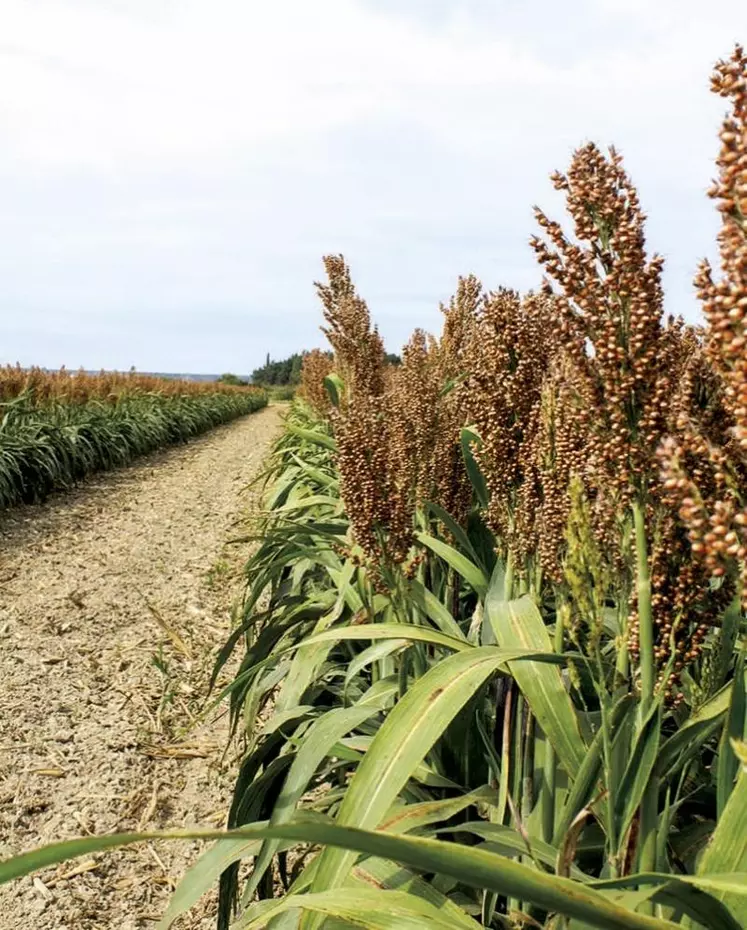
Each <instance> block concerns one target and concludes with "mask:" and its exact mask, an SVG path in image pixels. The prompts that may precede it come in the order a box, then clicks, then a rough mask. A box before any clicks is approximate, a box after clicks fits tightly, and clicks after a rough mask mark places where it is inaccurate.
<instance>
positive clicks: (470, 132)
mask: <svg viewBox="0 0 747 930" xmlns="http://www.w3.org/2000/svg"><path fill="white" fill-rule="evenodd" d="M0 13H1V14H2V22H3V24H4V29H3V34H2V39H0V180H2V183H3V187H4V189H5V190H6V192H7V196H6V197H5V198H4V201H5V205H4V216H3V218H2V219H0V308H2V312H3V314H4V315H7V314H12V313H13V312H18V310H19V309H21V308H26V309H27V311H28V310H29V308H31V309H32V310H33V313H32V314H31V315H30V316H29V317H28V320H29V321H31V320H33V321H34V323H33V325H34V327H36V331H34V330H32V329H31V328H30V326H31V323H30V322H29V323H28V324H27V325H26V326H25V327H24V325H23V324H21V325H20V326H19V325H16V326H15V328H14V330H13V332H9V333H8V334H7V338H4V339H3V343H4V344H3V351H4V352H5V353H6V354H7V355H8V356H9V357H10V358H11V359H12V358H14V357H16V356H17V355H20V354H21V353H26V357H24V358H23V359H22V360H24V361H34V360H38V361H40V362H42V363H48V362H56V361H67V362H68V363H69V364H77V363H78V362H79V361H85V362H86V363H87V364H90V365H94V366H95V365H98V364H117V365H120V366H124V365H125V364H127V365H129V364H130V363H131V362H135V363H136V364H138V365H139V367H144V364H143V363H142V362H141V361H140V358H139V357H138V353H139V352H141V351H143V338H142V333H137V332H136V333H133V334H132V335H131V336H129V337H128V336H127V334H126V331H127V326H126V325H125V324H126V319H125V317H124V316H123V314H125V312H126V310H129V311H130V312H131V313H132V314H133V316H132V317H131V320H132V321H136V322H137V325H138V326H142V325H145V324H143V319H145V316H143V314H146V310H147V319H148V322H147V327H148V337H149V338H148V340H147V348H148V352H149V353H150V354H151V355H153V356H154V357H156V356H157V357H158V358H159V359H160V362H159V363H158V366H157V367H160V368H164V367H168V365H169V363H170V360H171V359H173V367H176V368H181V369H183V368H184V367H185V365H186V363H187V360H189V362H190V364H194V365H198V366H199V367H208V368H213V367H217V368H226V367H240V368H247V367H251V364H252V363H253V362H255V361H257V360H258V359H260V358H261V357H262V356H263V355H264V352H265V351H266V348H268V347H269V348H271V350H272V351H273V352H277V353H279V352H282V351H285V350H288V351H290V350H292V349H294V348H298V347H300V346H301V345H303V344H304V343H306V342H311V341H316V340H317V336H316V325H317V317H316V309H315V306H314V299H313V292H312V290H311V279H312V278H313V277H315V276H317V275H318V274H319V262H318V258H319V256H320V255H321V253H323V252H325V251H337V250H343V251H346V252H349V253H350V257H351V258H352V259H353V260H354V263H355V268H356V271H357V276H358V278H359V279H360V281H361V285H362V288H364V289H367V292H368V295H369V296H370V298H371V303H372V307H373V309H374V312H375V313H376V314H377V315H378V316H379V317H380V318H381V319H382V320H383V329H384V331H385V334H387V335H388V336H390V337H391V340H392V341H393V342H397V341H401V340H402V339H403V338H405V336H406V333H407V332H408V331H409V329H411V328H412V326H413V325H429V326H436V325H437V324H438V320H437V309H436V308H437V302H438V300H439V299H442V298H444V297H445V296H446V295H447V293H448V290H449V289H450V288H451V286H452V284H453V279H454V277H455V276H456V274H457V273H459V272H462V271H469V270H473V269H474V270H477V271H478V272H479V273H481V274H483V275H484V276H485V277H486V280H487V281H488V283H489V284H490V285H491V286H492V285H495V284H497V283H499V282H505V283H508V284H515V285H518V286H522V287H524V286H529V285H531V283H532V282H534V281H536V280H537V278H538V272H537V271H536V269H535V265H534V260H533V257H532V255H531V253H530V251H529V250H528V248H526V245H525V243H526V239H527V237H528V236H529V234H530V233H531V232H532V231H533V230H532V221H531V216H530V209H529V208H530V206H531V204H532V203H534V202H537V201H541V202H542V203H543V204H549V205H550V209H551V210H552V212H554V213H555V214H559V213H560V210H561V205H560V204H559V203H558V200H557V198H556V197H555V196H554V195H553V193H552V191H551V188H550V185H549V184H548V182H547V180H546V177H547V174H548V173H549V171H551V170H552V169H554V168H557V167H559V168H562V167H563V166H564V165H565V164H567V161H568V158H569V155H570V152H571V150H572V148H573V147H574V146H575V145H576V144H578V143H580V142H582V141H584V139H586V138H590V137H591V138H596V139H598V140H599V141H600V142H602V143H605V142H608V141H614V142H616V143H617V144H618V145H619V147H620V148H621V149H622V151H623V153H624V154H625V156H626V160H627V164H628V167H629V169H630V171H631V174H632V175H633V177H634V180H636V181H637V183H638V184H639V186H640V189H641V193H642V197H643V201H644V205H645V206H646V208H647V210H648V212H649V215H650V217H651V222H650V240H651V242H652V243H653V245H655V246H656V247H657V248H659V249H660V250H663V251H664V252H665V254H666V255H667V258H668V261H669V271H668V278H667V283H668V286H669V290H670V294H671V297H672V301H671V302H670V309H671V310H674V311H677V310H684V311H685V312H687V313H689V314H691V315H692V313H693V312H694V303H693V301H692V299H691V297H690V294H689V289H690V286H689V280H690V278H691V275H692V270H693V268H694V265H695V261H696V259H697V257H698V256H699V255H701V254H702V253H703V252H705V251H707V250H712V241H713V232H714V230H715V226H716V219H715V214H714V212H713V210H712V208H711V207H710V206H709V204H708V202H707V201H706V200H705V198H704V197H703V191H704V189H705V187H706V186H707V184H708V181H709V178H710V175H711V173H712V170H713V169H712V161H711V160H712V156H713V154H714V152H715V148H716V142H715V131H716V129H717V125H718V121H719V118H720V115H721V110H722V109H723V107H722V106H721V105H720V102H719V101H718V100H716V99H715V98H712V97H711V95H710V94H709V92H708V77H709V72H710V69H711V66H712V64H713V61H714V60H715V58H717V57H719V56H721V55H726V54H729V52H730V49H731V46H732V44H733V41H734V40H735V39H736V38H739V37H740V34H741V37H742V38H743V39H745V41H747V8H745V7H744V4H743V3H742V2H737V0H724V2H723V3H722V4H721V5H720V7H719V15H718V16H714V15H713V14H712V10H711V9H710V8H708V7H707V5H703V4H702V2H696V0H685V2H679V3H677V2H674V0H658V2H657V3H656V4H649V3H645V4H644V3H643V0H625V2H622V0H587V2H581V0H576V2H572V3H568V4H565V5H564V6H563V8H562V10H561V9H560V8H559V7H558V6H557V4H555V3H552V2H550V0H540V2H535V3H532V4H519V3H510V2H506V3H505V4H495V3H493V2H486V0H461V2H451V0H449V2H448V3H446V2H442V0H428V2H417V0H413V2H404V0H387V2H381V0H375V2H374V0H370V2H364V0H317V2H315V3H309V2H308V0H274V2H272V3H259V2H253V0H252V2H246V0H243V2H242V0H179V2H177V0H120V2H111V0H110V2H105V0H87V2H85V0H77V2H72V0H0ZM553 207H554V209H553ZM429 301H430V303H429ZM241 306H244V307H246V317H245V320H244V322H243V324H242V323H240V322H237V321H236V320H235V313H234V310H231V312H230V313H228V315H227V316H224V317H222V318H221V325H223V326H225V327H227V331H226V333H225V339H224V342H223V343H221V341H220V338H217V337H216V339H213V340H212V341H211V342H210V346H209V349H210V352H211V353H213V355H211V356H210V357H208V356H207V347H206V346H205V344H204V341H203V342H200V341H199V340H198V341H197V342H195V341H194V338H195V333H196V332H197V330H199V327H197V328H196V329H194V328H193V329H190V327H189V326H186V327H185V328H184V331H183V332H177V333H174V331H173V328H172V326H171V322H170V320H171V314H173V313H174V312H175V309H176V308H179V307H184V308H185V313H187V312H188V315H189V319H190V320H191V321H192V322H194V321H195V320H198V319H200V318H199V314H200V312H202V313H203V317H202V321H203V323H204V322H205V321H209V320H210V319H211V314H214V313H215V312H216V308H217V310H220V308H224V309H225V308H236V307H241ZM200 308H202V309H200ZM291 311H293V312H294V313H295V315H294V316H293V320H294V322H293V325H292V326H289V325H287V324H284V322H283V320H284V319H289V318H290V316H289V314H291ZM29 312H30V311H29ZM45 314H47V315H48V316H49V317H50V319H52V318H54V319H56V320H59V319H60V318H61V317H62V318H65V319H69V326H70V327H72V329H73V330H74V329H75V327H82V323H81V319H88V320H89V321H90V320H91V319H96V320H97V321H98V324H100V325H99V327H98V328H99V329H100V331H101V333H102V336H101V341H100V343H98V344H97V343H96V342H95V341H94V342H92V341H91V339H89V338H86V340H85V343H84V342H83V334H82V333H81V343H80V344H81V346H83V345H85V351H86V353H90V352H91V351H96V352H98V354H99V356H100V357H98V358H95V359H93V358H90V357H88V355H87V357H86V358H85V359H84V358H75V359H70V358H64V359H63V358H60V359H57V358H51V357H50V356H52V355H54V353H55V351H57V350H56V349H55V343H54V340H52V339H50V338H47V337H46V336H45V328H44V326H43V325H42V324H41V323H40V322H39V321H41V320H43V319H44V318H45ZM66 314H67V315H68V316H66ZM138 314H140V315H138ZM299 314H300V316H299ZM123 320H124V321H125V323H123ZM231 321H233V322H231ZM133 325H134V323H133ZM190 325H192V324H190ZM195 325H196V324H195ZM201 325H202V324H201ZM203 328H204V327H203ZM260 329H261V330H262V332H261V335H258V330H260ZM115 330H116V331H117V332H118V333H120V336H118V337H117V339H116V340H114V341H111V340H107V337H106V336H105V334H106V333H107V332H111V331H115ZM122 332H124V335H121V333H122ZM190 340H192V341H190ZM252 340H253V342H252ZM74 345H75V332H69V334H68V337H67V338H66V341H65V351H66V352H69V351H70V347H71V346H74ZM96 345H98V349H96ZM221 345H222V348H221ZM203 349H204V351H203ZM34 351H36V352H38V356H37V358H36V359H34V358H31V357H28V353H31V352H34ZM216 352H217V354H218V355H219V356H220V357H219V358H217V357H216V358H214V354H215V353H216ZM221 353H222V354H221ZM242 359H246V361H245V362H243V361H242ZM148 364H153V363H148Z"/></svg>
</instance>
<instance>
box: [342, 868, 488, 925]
mask: <svg viewBox="0 0 747 930" xmlns="http://www.w3.org/2000/svg"><path fill="white" fill-rule="evenodd" d="M349 883H350V884H352V885H355V886H356V887H357V886H360V885H361V884H363V885H366V886H368V887H370V886H371V885H374V886H375V887H378V888H388V889H391V890H394V891H407V892H408V893H409V894H411V895H417V896H418V897H420V898H425V900H426V901H428V902H429V903H430V904H432V905H433V906H434V907H437V908H438V910H439V914H440V915H441V917H442V919H446V918H448V919H449V920H451V921H452V924H453V927H454V930H458V928H459V927H464V928H466V930H479V927H480V925H479V924H478V923H476V922H475V921H474V920H473V919H472V918H471V917H470V916H469V915H468V914H465V912H464V911H463V910H462V909H461V908H460V907H458V906H457V905H456V904H454V902H453V901H450V900H449V898H447V897H446V895H444V894H441V892H440V891H438V889H436V888H434V887H433V885H432V884H431V883H430V882H428V881H425V879H422V878H421V877H420V876H419V875H415V874H414V873H413V872H411V871H410V870H409V869H405V868H403V867H402V866H401V865H399V864H398V863H396V862H392V861H391V860H388V859H377V858H373V857H372V858H368V859H365V860H364V861H363V862H361V863H359V864H358V865H356V866H354V867H353V870H352V872H351V873H350V878H349Z"/></svg>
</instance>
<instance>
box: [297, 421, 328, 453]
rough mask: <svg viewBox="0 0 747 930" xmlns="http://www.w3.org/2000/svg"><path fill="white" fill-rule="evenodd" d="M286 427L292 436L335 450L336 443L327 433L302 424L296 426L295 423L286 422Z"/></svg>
mask: <svg viewBox="0 0 747 930" xmlns="http://www.w3.org/2000/svg"><path fill="white" fill-rule="evenodd" d="M286 428H287V429H288V431H289V432H290V433H293V435H294V436H298V437H299V438H300V439H305V440H306V442H310V443H312V444H313V445H317V446H324V448H325V449H332V451H336V450H337V443H336V442H335V441H334V439H333V438H332V437H331V436H330V435H329V434H328V433H322V432H320V431H319V430H315V429H306V428H305V427H303V426H296V425H295V423H287V424H286Z"/></svg>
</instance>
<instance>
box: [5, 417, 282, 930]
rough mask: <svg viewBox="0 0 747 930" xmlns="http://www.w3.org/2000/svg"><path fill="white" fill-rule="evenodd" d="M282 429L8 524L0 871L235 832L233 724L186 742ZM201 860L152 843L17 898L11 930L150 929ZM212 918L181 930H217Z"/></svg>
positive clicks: (217, 440) (182, 451) (141, 466)
mask: <svg viewBox="0 0 747 930" xmlns="http://www.w3.org/2000/svg"><path fill="white" fill-rule="evenodd" d="M279 419H280V418H279V412H278V408H277V407H270V408H268V409H266V410H263V411H260V412H259V413H257V414H254V415H252V416H249V417H245V418H243V419H242V420H239V421H237V422H235V423H233V424H230V425H227V426H224V427H221V428H219V429H218V430H215V431H214V432H212V433H210V434H209V435H207V436H205V437H202V438H200V439H197V440H195V441H194V442H192V443H190V444H189V445H187V446H183V447H180V448H178V449H173V450H170V451H167V452H164V453H159V454H157V455H154V456H150V457H149V458H147V459H145V460H141V461H140V462H139V463H138V464H137V465H134V466H132V467H130V468H128V469H125V470H122V471H119V472H116V473H110V474H106V475H102V476H100V477H97V478H95V479H93V480H92V481H90V482H89V483H87V484H86V486H85V487H84V488H82V489H79V490H77V491H74V492H71V493H70V494H67V495H61V496H57V497H55V498H54V499H53V500H52V501H50V502H49V503H48V504H46V505H43V506H38V507H27V508H22V509H18V510H14V511H12V512H11V513H9V514H6V515H4V516H3V515H0V857H5V856H7V855H10V854H13V853H18V852H21V851H24V850H27V849H30V848H33V847H35V846H37V845H39V844H40V843H43V842H49V841H53V840H57V839H63V838H67V837H72V836H79V835H81V834H85V833H87V832H89V831H90V832H104V831H112V830H124V829H133V828H134V829H142V828H150V829H161V828H166V827H169V826H180V827H182V826H188V825H192V824H202V825H208V824H217V825H222V824H223V823H224V817H225V812H226V805H227V800H228V798H229V796H230V791H231V780H232V773H231V772H230V771H226V770H225V768H224V769H222V768H221V754H222V750H223V748H224V744H225V734H226V721H225V719H220V720H218V721H217V722H212V723H211V725H210V726H202V727H199V728H197V729H195V728H194V727H192V728H191V729H188V728H189V726H190V723H191V721H192V720H193V718H194V715H195V714H196V712H197V711H198V709H199V707H200V700H201V699H202V697H204V693H205V681H206V676H207V674H208V673H209V669H210V667H211V664H212V658H213V656H214V653H215V649H216V646H218V645H219V644H220V643H221V641H222V640H223V639H224V638H225V635H226V631H227V630H228V628H229V624H230V617H231V605H232V602H233V601H234V599H235V597H236V595H237V593H238V592H239V591H240V569H241V565H242V564H243V562H244V561H245V559H246V555H247V546H246V544H244V545H236V544H233V545H232V544H231V542H230V541H231V540H232V539H233V538H235V537H236V536H238V535H241V533H242V532H246V519H247V515H248V513H249V512H250V510H251V508H252V507H253V506H255V501H254V500H253V499H252V497H251V495H250V494H242V491H243V489H244V488H245V487H246V485H247V483H248V482H249V481H250V480H251V479H252V478H253V477H254V476H255V475H256V473H257V471H258V469H259V467H260V465H261V463H262V461H263V459H264V457H265V455H266V453H267V450H268V447H269V444H270V442H271V441H272V439H273V438H274V437H275V436H276V435H277V432H278V429H279ZM242 520H243V521H244V525H243V526H242V525H241V524H239V525H237V521H242ZM185 731H186V732H185ZM197 852H198V847H197V846H196V844H188V843H183V844H157V845H151V846H149V847H140V848H137V849H130V850H124V851H121V852H117V853H115V854H113V855H106V856H97V857H95V858H94V859H90V860H88V861H83V862H81V861H80V860H78V861H76V862H74V863H72V864H71V863H68V864H67V865H63V866H61V867H59V868H58V869H54V870H49V871H47V872H45V873H43V874H42V875H41V876H39V877H38V878H37V879H36V880H32V879H30V878H29V879H24V880H21V881H19V882H16V883H14V884H12V885H10V886H5V887H3V888H0V930H32V928H33V930H36V928H38V927H41V926H43V927H44V928H45V930H57V928H65V930H89V928H90V930H93V928H96V930H101V928H111V930H114V928H117V930H141V928H153V926H154V921H155V920H157V919H158V918H159V916H160V915H161V913H162V911H163V907H164V902H165V901H166V900H167V898H168V894H169V891H170V889H171V887H173V883H174V881H175V880H178V879H179V877H180V876H181V875H182V874H183V872H184V869H185V868H186V865H187V864H188V863H189V862H190V861H192V860H193V859H194V857H195V855H196V853H197ZM80 869H84V871H80V872H79V874H77V875H76V874H73V873H74V872H76V871H79V870H80ZM211 909H212V908H211V906H210V902H207V903H206V904H205V905H203V907H202V910H200V911H197V910H195V912H194V913H193V914H192V915H190V917H189V918H185V919H184V920H183V921H182V922H181V923H180V924H179V927H180V928H182V927H183V928H186V927H189V928H190V930H196V928H200V930H202V928H203V927H204V928H207V927H212V926H213V920H212V917H211V916H210V915H209V912H210V911H211Z"/></svg>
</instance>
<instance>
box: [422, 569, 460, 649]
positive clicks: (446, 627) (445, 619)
mask: <svg viewBox="0 0 747 930" xmlns="http://www.w3.org/2000/svg"><path fill="white" fill-rule="evenodd" d="M410 596H411V598H412V601H413V603H414V604H415V606H416V607H417V608H419V609H420V610H421V611H422V612H423V613H424V614H425V615H426V617H428V619H429V620H432V621H433V623H435V624H436V626H437V627H438V628H439V630H441V632H442V633H446V634H447V635H449V636H454V637H456V638H457V639H462V640H464V641H465V642H466V641H467V637H466V636H465V635H464V633H463V632H462V630H461V627H460V626H459V624H458V623H457V622H456V620H455V619H454V618H453V617H452V615H451V611H450V610H449V609H448V607H446V605H445V604H443V603H441V601H440V600H439V599H438V598H437V597H436V595H435V594H433V593H432V592H431V591H429V590H428V588H426V587H425V586H424V585H423V584H422V582H420V581H418V580H417V578H413V580H412V581H411V582H410Z"/></svg>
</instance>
